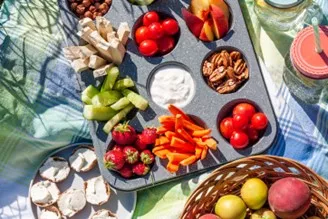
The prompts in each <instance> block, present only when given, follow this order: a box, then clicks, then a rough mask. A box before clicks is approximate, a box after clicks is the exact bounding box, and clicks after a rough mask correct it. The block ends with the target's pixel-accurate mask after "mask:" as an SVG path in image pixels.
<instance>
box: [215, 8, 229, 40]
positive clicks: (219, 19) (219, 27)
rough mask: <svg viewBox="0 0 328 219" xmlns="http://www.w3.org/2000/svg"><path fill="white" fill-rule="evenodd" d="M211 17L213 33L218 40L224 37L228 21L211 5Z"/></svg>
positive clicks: (218, 9) (227, 28)
mask: <svg viewBox="0 0 328 219" xmlns="http://www.w3.org/2000/svg"><path fill="white" fill-rule="evenodd" d="M211 15H212V18H213V23H214V25H213V31H214V34H215V37H216V38H218V39H220V38H222V37H223V36H225V35H226V34H227V32H228V30H229V21H228V20H227V19H226V17H225V15H224V12H223V10H222V9H221V8H219V7H218V6H216V5H213V4H212V5H211Z"/></svg>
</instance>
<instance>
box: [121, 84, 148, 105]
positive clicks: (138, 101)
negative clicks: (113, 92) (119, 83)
mask: <svg viewBox="0 0 328 219" xmlns="http://www.w3.org/2000/svg"><path fill="white" fill-rule="evenodd" d="M122 93H123V95H124V96H125V97H126V98H128V100H129V101H130V102H131V103H132V104H133V105H134V106H135V107H137V108H138V109H140V110H146V109H147V107H148V101H147V100H146V99H145V98H143V97H142V96H140V95H139V94H137V93H135V92H133V91H132V90H129V89H124V90H122Z"/></svg>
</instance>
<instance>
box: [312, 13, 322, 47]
mask: <svg viewBox="0 0 328 219" xmlns="http://www.w3.org/2000/svg"><path fill="white" fill-rule="evenodd" d="M311 21H312V26H313V31H314V38H315V51H316V52H317V53H321V52H322V48H321V42H320V33H319V22H318V19H317V18H316V17H314V18H312V20H311Z"/></svg>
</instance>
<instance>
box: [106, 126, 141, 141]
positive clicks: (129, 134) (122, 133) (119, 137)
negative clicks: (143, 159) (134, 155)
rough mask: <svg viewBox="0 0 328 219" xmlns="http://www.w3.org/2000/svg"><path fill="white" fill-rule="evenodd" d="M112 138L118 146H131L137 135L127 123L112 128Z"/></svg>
mask: <svg viewBox="0 0 328 219" xmlns="http://www.w3.org/2000/svg"><path fill="white" fill-rule="evenodd" d="M112 138H113V140H114V141H115V142H116V143H117V144H119V145H131V144H133V143H134V142H135V140H136V139H137V133H136V131H135V130H134V128H133V127H132V126H130V125H129V124H128V123H122V124H118V125H117V126H115V127H114V130H113V131H112Z"/></svg>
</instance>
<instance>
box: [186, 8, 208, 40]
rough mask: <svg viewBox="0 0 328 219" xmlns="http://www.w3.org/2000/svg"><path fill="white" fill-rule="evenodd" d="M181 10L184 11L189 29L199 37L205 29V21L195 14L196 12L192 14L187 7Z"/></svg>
mask: <svg viewBox="0 0 328 219" xmlns="http://www.w3.org/2000/svg"><path fill="white" fill-rule="evenodd" d="M181 11H182V16H183V18H184V20H185V22H186V24H187V26H188V28H189V30H190V31H191V32H192V33H193V34H194V35H195V36H196V37H199V35H200V33H201V31H202V29H203V26H204V21H202V20H201V19H200V18H199V17H197V16H195V15H194V14H192V13H191V12H189V11H188V10H187V9H185V8H183V9H182V10H181Z"/></svg>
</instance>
